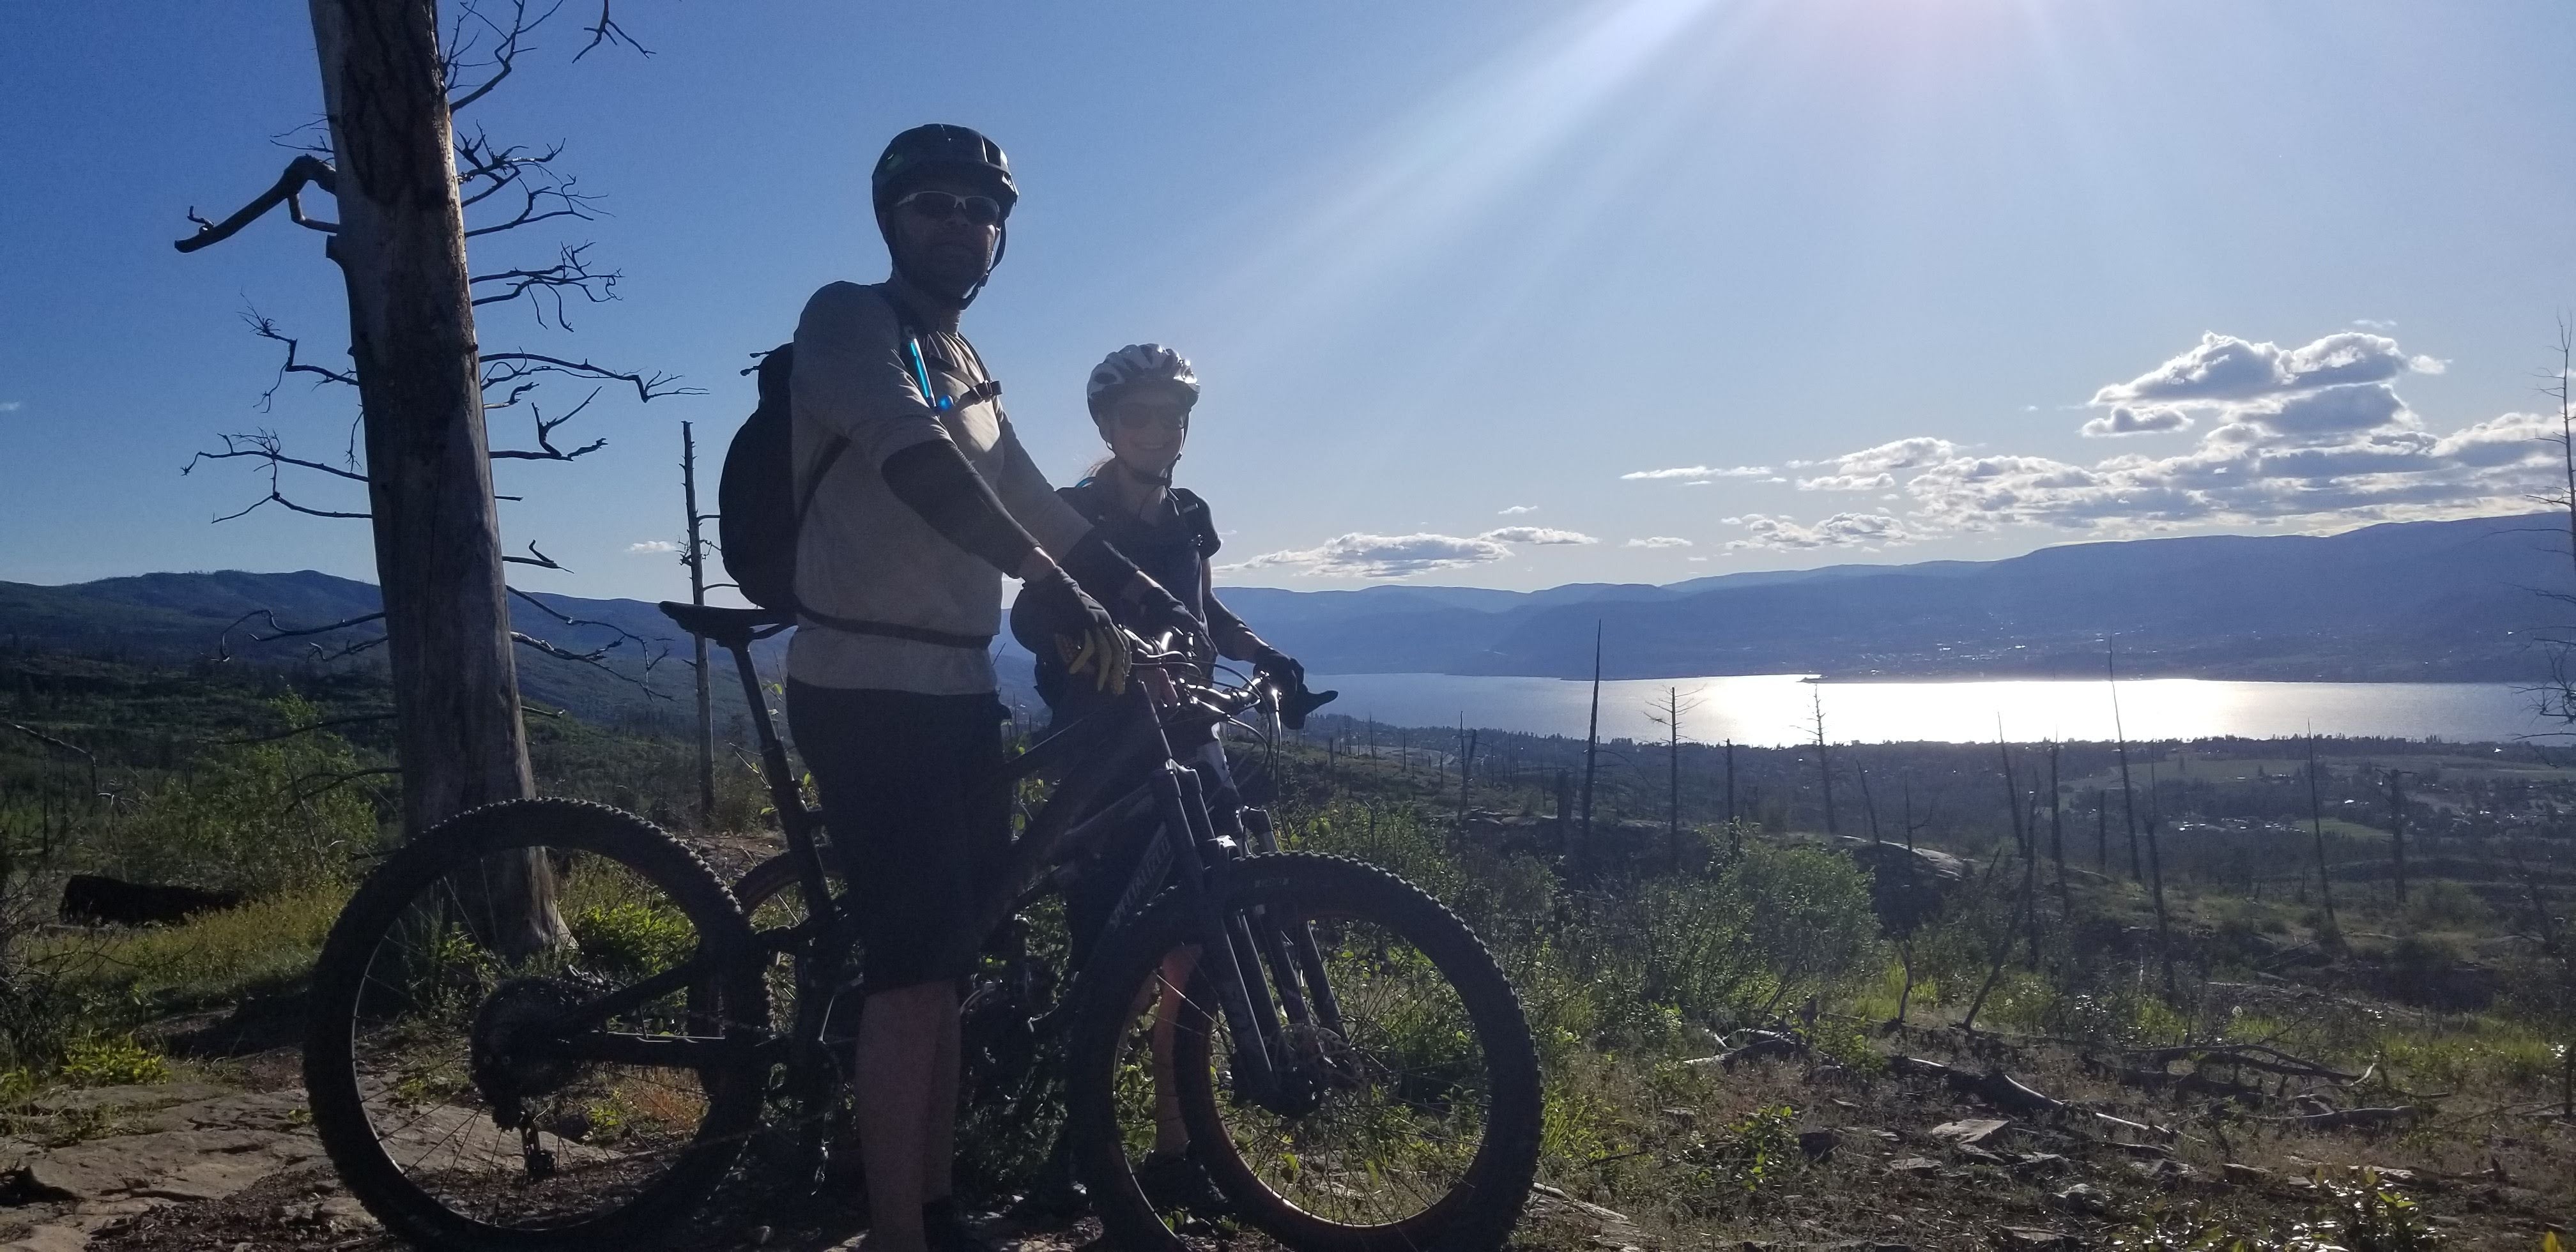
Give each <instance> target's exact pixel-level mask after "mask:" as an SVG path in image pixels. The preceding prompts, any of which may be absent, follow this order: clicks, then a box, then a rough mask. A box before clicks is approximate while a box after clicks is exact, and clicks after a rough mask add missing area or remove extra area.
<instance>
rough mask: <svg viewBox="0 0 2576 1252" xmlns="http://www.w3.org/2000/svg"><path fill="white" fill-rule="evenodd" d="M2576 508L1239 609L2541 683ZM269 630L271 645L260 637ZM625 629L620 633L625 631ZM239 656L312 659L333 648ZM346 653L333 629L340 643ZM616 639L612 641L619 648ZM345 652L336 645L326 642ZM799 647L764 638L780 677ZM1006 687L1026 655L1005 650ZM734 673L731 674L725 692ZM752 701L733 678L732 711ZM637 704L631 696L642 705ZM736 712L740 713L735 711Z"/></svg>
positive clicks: (1583, 668)
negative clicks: (2332, 530)
mask: <svg viewBox="0 0 2576 1252" xmlns="http://www.w3.org/2000/svg"><path fill="white" fill-rule="evenodd" d="M2565 525H2566V520H2565V518H2564V517H2563V516H2553V515H2548V514H2542V515H2535V516H2531V517H2521V518H2483V519H2474V520H2469V521H2452V522H2407V523H2395V524H2389V525H2382V526H2372V527H2367V528H2364V529H2361V530H2355V531H2350V532H2347V533H2345V534H2341V535H2334V536H2328V537H2311V536H2297V535H2264V536H2203V537H2193V538H2180V539H2142V540H2131V541H2127V542H2116V543H2088V544H2071V545H2067V546H2064V547H2056V548H2045V549H2042V550H2040V551H2037V552H2033V553H2030V554H2028V555H2026V556H2020V557H2014V558H2012V559H2010V560H2003V561H1986V562H1969V561H1933V562H1924V563H1920V564H1914V565H1843V566H1832V567H1828V568H1824V569H1817V570H1806V571H1797V572H1765V573H1747V574H1730V575H1720V576H1717V577H1713V578H1702V579H1696V580H1693V581H1690V582H1684V583H1675V584H1671V585H1668V586H1662V587H1655V586H1644V585H1613V584H1600V583H1592V584H1574V585H1571V586H1565V587H1556V588H1551V589H1549V590H1546V591H1537V592H1511V591H1491V590H1482V589H1472V588H1457V587H1419V586H1411V585H1390V586H1381V587H1371V588H1368V589H1366V590H1362V591H1306V592H1300V591H1288V590H1282V589H1277V588H1265V587H1228V588H1224V589H1223V591H1222V594H1223V595H1224V597H1225V600H1226V602H1227V604H1228V605H1229V606H1231V607H1232V608H1234V609H1235V611H1237V612H1239V613H1241V614H1243V616H1244V617H1245V618H1246V619H1247V620H1249V621H1251V622H1252V623H1253V624H1254V626H1255V627H1256V628H1258V629H1259V630H1260V631H1261V632H1262V633H1263V634H1264V635H1266V636H1268V637H1269V638H1270V639H1271V640H1272V641H1273V642H1275V643H1277V644H1278V645H1279V646H1280V647H1282V648H1284V649H1286V650H1287V651H1289V652H1292V653H1294V654H1296V655H1297V656H1298V657H1299V658H1300V659H1302V660H1304V661H1305V662H1306V664H1307V665H1308V666H1309V667H1310V668H1312V669H1314V670H1316V671H1317V672H1320V673H1369V672H1434V673H1453V674H1535V675H1549V676H1558V677H1576V676H1580V675H1584V674H1588V673H1589V672H1590V669H1591V662H1592V636H1593V627H1594V624H1595V623H1596V622H1598V623H1599V624H1600V625H1601V628H1602V634H1603V637H1604V639H1605V644H1604V648H1603V654H1604V668H1605V670H1606V672H1607V673H1608V674H1610V675H1611V676H1612V677H1623V678H1652V677H1669V676H1681V675H1694V674H1745V673H1784V672H1816V673H1824V674H1831V675H1835V676H1840V677H1865V676H1870V675H1890V676H1895V675H1914V676H1952V675H1957V676H1965V675H1973V674H1996V675H2011V676H2029V677H2046V676H2051V675H2083V676H2090V675H2092V674H2094V673H2097V672H2099V670H2100V667H2101V663H2102V655H2101V639H2102V636H2103V635H2105V634H2106V633H2114V632H2116V633H2117V634H2118V635H2119V636H2120V639H2121V644H2120V648H2121V653H2122V656H2123V657H2124V661H2123V669H2124V671H2126V672H2130V673H2136V674H2139V675H2173V676H2186V675H2187V676H2199V677H2229V678H2271V679H2335V680H2352V681H2364V680H2389V681H2394V680H2427V681H2460V682H2471V681H2479V682H2514V681H2522V680H2528V679H2532V678H2535V677H2536V676H2538V675H2539V674H2541V673H2543V672H2545V669H2546V663H2547V658H2546V656H2545V654H2543V653H2541V652H2540V651H2538V650H2537V649H2536V648H2535V647H2534V646H2533V644H2532V640H2533V636H2534V633H2535V632H2547V631H2550V630H2552V629H2556V628H2565V627H2576V607H2571V606H2567V605H2563V604H2559V603H2557V602H2553V601H2551V600H2549V599H2548V598H2546V597H2545V596H2543V595H2542V594H2540V590H2541V589H2548V590H2569V589H2576V566H2571V565H2570V563H2569V561H2568V557H2567V546H2566V545H2567V540H2566V534H2565V529H2564V528H2565ZM537 598H538V599H539V600H540V601H541V602H542V603H543V604H544V605H546V606H547V607H548V608H551V609H554V610H556V611H557V612H558V613H561V614H562V615H564V616H566V617H570V618H575V619H579V620H582V621H586V622H596V623H600V625H585V626H575V625H567V624H566V623H564V622H562V621H560V620H557V619H556V618H554V617H551V616H549V615H547V614H545V613H542V612H540V611H538V610H537V609H535V608H533V607H531V606H528V605H526V604H514V605H513V609H514V613H515V616H516V618H517V621H516V623H515V624H516V626H517V628H518V629H520V630H521V631H523V632H525V633H527V634H529V635H532V636H534V637H536V638H540V639H545V640H548V641H550V642H553V643H556V644H558V645H560V646H562V647H565V648H567V649H571V650H575V651H589V650H593V649H601V648H607V649H609V656H610V657H611V658H613V660H614V661H615V663H616V664H617V666H618V667H619V669H620V670H621V672H626V673H630V674H637V673H640V672H641V654H642V652H643V650H644V649H643V648H642V647H639V645H638V644H637V643H636V642H634V640H633V639H628V638H625V637H624V635H631V636H634V637H637V638H640V639H642V640H644V641H645V643H646V644H648V645H649V646H650V649H651V650H653V651H655V652H659V651H660V650H662V649H666V648H667V649H669V652H670V659H668V660H665V661H663V662H662V663H661V664H660V665H659V666H658V667H657V669H656V674H655V677H654V685H655V687H657V688H658V689H660V690H662V691H664V692H667V693H670V694H672V695H677V696H685V694H686V691H687V688H688V686H689V679H688V674H687V670H686V668H685V666H683V665H682V664H681V663H680V658H681V657H683V656H685V654H686V651H687V643H688V640H687V636H686V635H684V634H682V633H681V632H680V631H679V630H678V629H677V628H675V627H673V626H672V625H671V624H670V622H669V621H668V620H667V619H665V618H663V616H662V615H661V613H660V612H659V611H658V610H656V609H655V608H654V607H653V606H652V605H650V604H646V603H644V602H642V601H637V600H586V599H580V598H576V597H571V596H557V595H551V594H544V593H540V594H539V595H538V597H537ZM375 608H376V590H375V588H374V587H373V586H371V585H369V584H367V583H362V582H355V581H351V580H349V579H345V578H335V577H332V576H330V575H327V574H319V573H315V572H312V571H309V570H307V571H302V572H298V573H286V574H256V573H242V572H239V571H223V572H216V573H191V574H144V575H139V576H136V577H131V578H110V579H103V580H101V581H98V582H92V583H80V584H75V585H70V586H59V587H44V586H34V585H29V584H24V583H7V582H0V645H6V646H15V647H20V648H34V649H45V650H63V651H76V652H83V653H89V654H94V655H111V656H126V657H130V658H133V659H168V660H181V659H195V658H206V657H212V656H214V655H216V654H217V642H218V640H219V639H222V638H223V637H224V636H225V632H226V628H227V627H228V626H230V625H231V624H232V623H234V622H235V621H236V620H237V619H240V618H242V617H243V616H244V615H246V614H253V613H257V612H259V611H261V610H267V611H268V612H270V613H273V614H274V615H275V619H276V621H277V622H278V623H279V624H281V625H284V626H290V627H310V626H318V625H323V624H327V623H330V622H337V621H342V620H345V619H347V618H350V617H355V616H358V615H361V614H365V613H370V612H373V611H374V610H375ZM256 625H257V627H258V629H259V633H268V632H267V629H266V625H265V623H264V622H261V623H257V624H256ZM621 631H622V632H624V635H621V634H620V632H621ZM249 633H250V630H249V629H246V628H235V629H234V630H233V631H232V633H231V636H230V638H231V645H230V647H231V651H232V654H233V655H236V656H247V657H250V658H252V659H259V660H270V661H292V660H294V659H296V658H297V657H300V656H309V655H311V654H312V645H313V644H314V643H315V642H316V640H314V639H309V638H297V639H288V640H281V641H278V642H275V643H270V644H265V645H256V644H250V643H248V642H247V639H248V635H249ZM324 638H325V639H328V638H329V637H327V636H326V637H324ZM612 645H613V646H612ZM329 646H330V645H328V644H327V643H326V644H325V647H326V648H327V647H329ZM781 646H782V645H781V642H780V641H775V640H773V641H771V642H770V643H769V644H767V645H764V647H763V650H762V662H763V667H764V670H765V671H768V672H770V674H771V676H772V677H773V678H774V677H775V676H776V675H775V670H774V667H775V665H776V663H777V660H778V656H777V651H778V649H779V648H780V647H781ZM1005 671H1006V672H1005V680H1006V683H1008V684H1010V685H1011V686H1013V687H1014V688H1016V687H1018V686H1019V685H1020V684H1021V683H1022V682H1024V681H1025V672H1026V662H1025V660H1024V659H1020V660H1016V661H1014V660H1013V659H1012V658H1008V657H1006V660H1005ZM521 672H522V675H523V681H524V682H525V683H526V685H527V687H528V690H529V693H530V698H531V699H536V700H539V701H549V700H551V701H552V702H555V703H561V704H565V705H568V706H574V707H590V708H597V707H601V706H602V705H603V704H608V703H617V702H621V701H622V700H624V699H626V698H628V696H633V697H635V698H639V699H640V698H642V697H641V696H640V693H637V692H636V691H635V689H634V688H633V686H632V684H628V683H624V682H623V681H622V680H620V679H618V678H615V677H612V676H611V675H608V674H603V673H601V672H599V671H598V670H597V669H595V668H592V667H587V666H575V665H567V664H565V663H563V662H559V661H551V660H548V661H545V662H543V663H537V662H534V661H531V662H529V663H525V664H523V665H522V666H521ZM727 677H729V676H727ZM732 686H733V684H732V683H731V682H730V681H726V682H720V683H719V684H718V685H717V690H718V692H719V693H720V694H721V693H722V692H724V691H725V690H727V689H728V688H731V687H732ZM621 689H622V690H623V692H624V693H625V694H620V690H621ZM728 703H730V701H728Z"/></svg>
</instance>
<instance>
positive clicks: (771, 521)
mask: <svg viewBox="0 0 2576 1252" xmlns="http://www.w3.org/2000/svg"><path fill="white" fill-rule="evenodd" d="M887 303H889V304H892V305H893V307H894V312H895V330H896V333H898V334H900V335H902V336H903V339H904V344H905V346H906V348H907V349H908V350H909V351H910V353H911V355H912V363H913V368H914V369H915V370H917V371H919V374H918V378H919V383H920V387H921V395H922V399H924V400H925V401H928V402H929V403H930V404H931V405H933V406H934V407H939V408H946V407H948V405H949V404H951V403H960V402H967V401H971V400H973V399H979V398H985V397H988V396H992V395H999V394H1000V393H1001V385H1000V384H999V383H985V384H983V385H982V386H980V387H977V388H975V389H972V390H970V391H969V392H968V394H967V395H966V396H964V397H959V398H958V399H957V400H953V401H951V400H943V399H942V398H941V397H939V396H938V395H936V394H935V392H934V389H933V387H932V386H931V381H930V368H929V365H928V363H927V362H926V360H925V359H924V358H923V356H922V353H921V338H922V335H921V328H920V327H919V326H918V325H915V324H914V323H913V320H912V319H911V317H909V316H908V315H906V313H905V311H904V307H903V306H902V305H901V304H900V303H896V302H894V301H892V300H889V301H887ZM795 368H796V347H795V345H794V344H793V343H782V344H780V345H778V346H777V347H775V348H773V349H771V350H770V351H769V352H768V354H767V355H764V356H762V357H761V358H760V364H758V365H756V366H753V367H752V368H751V369H747V370H744V371H743V373H746V374H750V373H754V372H757V373H758V374H759V375H760V402H759V404H758V405H757V406H755V407H754V408H753V409H752V410H751V416H750V417H749V418H748V419H746V420H745V421H744V422H743V424H742V429H740V430H737V431H735V432H734V435H733V443H732V444H731V445H729V446H727V447H726V448H725V460H724V475H723V477H722V478H720V479H718V480H717V482H716V514H717V516H716V536H717V541H718V544H719V545H720V547H721V548H722V550H723V553H724V567H725V573H727V574H730V575H732V576H733V581H734V585H735V586H736V587H737V588H739V589H740V590H741V591H742V595H743V598H744V599H746V600H749V601H751V602H752V603H753V604H757V605H759V606H760V607H762V608H764V609H771V610H775V611H777V612H780V613H795V612H797V611H798V605H797V603H796V532H797V530H798V529H799V527H800V524H801V523H802V520H803V518H804V516H805V510H806V508H807V507H808V506H810V505H812V504H813V503H814V493H815V492H816V491H819V490H821V489H822V486H823V479H824V478H825V477H826V476H828V475H830V474H831V472H832V463H833V462H835V461H838V460H839V459H840V458H841V454H842V453H843V452H845V451H848V450H849V446H850V441H849V440H847V439H834V440H833V441H832V442H831V444H830V445H829V446H827V447H825V448H824V449H823V456H822V459H821V460H820V461H819V462H817V463H816V464H815V466H814V480H813V481H812V482H807V483H799V482H797V481H796V439H795V421H794V419H793V416H792V414H793V406H792V402H791V400H790V399H789V396H788V390H787V381H788V376H789V373H790V372H791V371H793V370H794V369H795ZM978 368H981V363H980V362H978Z"/></svg>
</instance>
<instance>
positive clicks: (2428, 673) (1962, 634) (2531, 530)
mask: <svg viewBox="0 0 2576 1252" xmlns="http://www.w3.org/2000/svg"><path fill="white" fill-rule="evenodd" d="M2556 524H2557V525H2560V526H2563V525H2564V522H2563V520H2561V521H2559V522H2557V523H2556ZM2550 525H2551V520H2550V519H2549V518H2548V517H2546V516H2542V517H2532V518H2480V519H2472V520H2466V521H2452V522H2409V523H2393V524H2388V525H2381V526H2371V527H2366V528H2364V529H2361V530H2355V531H2351V532H2347V533H2345V534H2341V535H2333V536H2326V537H2314V536H2305V535H2264V536H2242V535H2214V536H2199V537H2191V538H2179V539H2143V540H2130V541H2126V542H2114V543H2087V544H2070V545H2066V546H2063V547H2055V548H2044V549H2041V550H2040V551H2037V552H2033V553H2030V554H2028V555H2026V556H2020V557H2014V558H2012V559H2009V560H2002V561H1987V562H1968V561H1938V562H1927V563H1923V564H1919V565H1892V566H1834V567H1828V568H1825V569H1818V570H1810V571H1803V572H1795V573H1767V572H1766V573H1755V574H1736V575H1722V576H1718V577H1713V578H1704V579H1696V580H1693V581H1691V582H1686V583H1676V584H1673V585H1670V586H1664V587H1651V586H1640V585H1611V584H1590V585H1577V586H1571V587H1560V588H1555V589H1553V590H1550V591H1546V592H1537V593H1530V594H1526V595H1511V594H1509V593H1498V592H1477V593H1474V595H1473V597H1472V598H1471V597H1467V596H1457V595H1453V594H1451V593H1448V592H1445V591H1444V590H1442V589H1437V588H1426V587H1403V586H1396V587H1373V588H1369V589H1367V590H1363V591H1336V592H1292V591H1283V590H1278V589H1273V588H1259V587H1238V588H1226V589H1224V590H1223V593H1222V594H1223V595H1224V597H1225V600H1226V603H1227V604H1228V605H1229V606H1230V607H1232V608H1233V609H1234V610H1235V611H1237V612H1239V613H1241V614H1242V615H1243V616H1244V617H1245V618H1246V619H1247V620H1249V621H1251V622H1253V623H1254V624H1255V625H1256V626H1257V627H1259V628H1260V629H1261V630H1262V631H1263V632H1264V633H1266V634H1268V635H1269V636H1270V637H1271V638H1272V640H1273V641H1274V642H1276V643H1278V644H1279V645H1280V646H1281V647H1283V648H1285V649H1287V650H1289V651H1291V652H1294V653H1296V654H1297V655H1298V656H1299V657H1300V658H1301V659H1303V660H1304V661H1305V662H1306V663H1307V665H1308V666H1310V667H1312V668H1314V669H1316V670H1318V671H1320V672H1325V673H1381V672H1423V671H1428V672H1439V673H1452V674H1526V675H1541V676H1550V677H1577V676H1581V675H1584V674H1588V673H1589V672H1590V667H1591V652H1592V648H1591V645H1592V637H1593V627H1594V624H1595V623H1596V622H1598V623H1599V624H1600V625H1601V627H1602V630H1603V634H1604V636H1605V638H1606V641H1607V642H1606V647H1605V651H1604V667H1605V669H1606V671H1607V673H1608V674H1609V676H1611V677H1614V678H1660V677H1673V676H1684V675H1702V674H1751V673H1784V672H1815V673H1824V674H1830V675H1834V676H1837V677H1853V678H1858V677H1872V676H1885V677H1895V676H1914V677H1925V676H1938V677H1950V676H1960V677H1965V676H1975V675H1998V676H2027V677H2034V678H2037V677H2050V676H2056V675H2074V674H2082V675H2090V674H2092V673H2094V672H2095V671H2096V670H2097V669H2098V668H2099V667H2100V665H2101V639H2102V637H2103V636H2104V635H2105V634H2110V633H2117V634H2118V635H2119V636H2120V638H2121V641H2122V652H2123V655H2124V656H2125V657H2127V658H2128V660H2127V661H2126V663H2125V667H2126V668H2127V669H2128V670H2129V671H2131V672H2135V673H2138V674H2141V675H2156V676H2167V677H2208V678H2253V679H2284V680H2341V681H2400V680H2411V681H2450V682H2510V681H2517V680H2521V679H2526V678H2529V677H2530V676H2532V675H2533V674H2535V673H2537V672H2539V668H2540V665H2541V659H2540V658H2538V657H2535V656H2533V655H2532V654H2531V650H2530V647H2529V640H2530V638H2531V635H2532V632H2533V631H2535V630H2542V629H2546V628H2548V627H2550V626H2551V625H2553V624H2554V623H2555V622H2556V621H2557V620H2558V615H2556V614H2555V613H2554V610H2555V609H2556V608H2557V606H2554V605H2553V604H2551V603H2550V602H2549V601H2548V600H2547V599H2545V598H2544V597H2542V596H2540V595H2538V594H2535V592H2534V591H2533V589H2534V588H2542V587H2560V586H2564V585H2566V584H2567V583H2568V582H2569V578H2570V575H2569V570H2568V566H2567V558H2566V556H2565V555H2564V540H2563V538H2560V537H2559V536H2557V535H2555V534H2554V533H2551V532H2550V531H2549V529H2548V528H2549V526H2550ZM2535 532H2538V533H2535ZM2553 542H2554V543H2555V545H2556V546H2555V547H2553Z"/></svg>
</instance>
